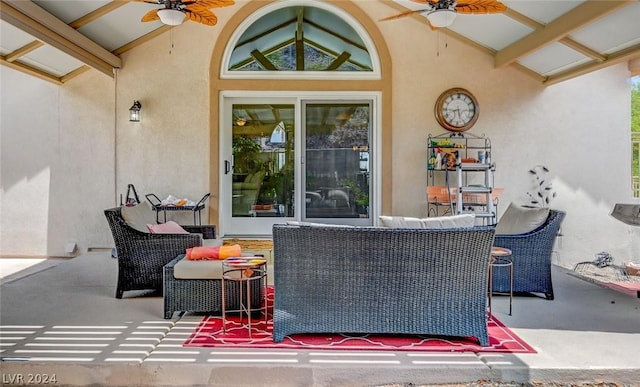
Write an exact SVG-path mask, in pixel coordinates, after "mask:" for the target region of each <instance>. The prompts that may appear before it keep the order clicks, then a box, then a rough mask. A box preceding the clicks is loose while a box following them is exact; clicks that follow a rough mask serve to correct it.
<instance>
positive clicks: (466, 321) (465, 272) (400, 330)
mask: <svg viewBox="0 0 640 387" xmlns="http://www.w3.org/2000/svg"><path fill="white" fill-rule="evenodd" d="M494 232H495V229H494V228H493V227H489V226H478V227H473V228H470V229H441V230H429V229H393V228H382V227H351V228H350V227H339V226H335V227H323V226H294V225H282V224H276V225H274V226H273V242H274V258H275V261H276V264H275V265H274V274H275V276H274V278H275V306H274V319H273V337H274V341H276V342H279V341H282V340H283V338H284V336H287V335H290V334H294V333H340V332H342V333H388V334H422V335H442V336H464V337H475V338H477V339H478V341H479V342H480V344H481V345H483V346H486V345H488V344H489V343H488V341H489V338H488V332H487V281H488V268H489V259H490V251H491V244H492V242H493V236H494Z"/></svg>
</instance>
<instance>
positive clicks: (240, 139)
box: [232, 136, 262, 174]
mask: <svg viewBox="0 0 640 387" xmlns="http://www.w3.org/2000/svg"><path fill="white" fill-rule="evenodd" d="M232 150H233V162H234V166H233V171H234V173H239V174H247V173H252V172H255V171H256V170H257V169H258V168H259V163H257V158H258V155H259V154H260V152H261V151H262V148H261V147H260V144H259V143H257V142H256V141H254V140H253V139H252V138H250V137H247V136H237V137H234V138H233V142H232Z"/></svg>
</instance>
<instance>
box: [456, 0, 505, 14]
mask: <svg viewBox="0 0 640 387" xmlns="http://www.w3.org/2000/svg"><path fill="white" fill-rule="evenodd" d="M506 10H507V7H506V6H505V5H504V4H502V3H501V2H499V1H496V0H459V1H458V3H457V4H456V12H458V13H466V14H487V13H502V12H504V11H506Z"/></svg>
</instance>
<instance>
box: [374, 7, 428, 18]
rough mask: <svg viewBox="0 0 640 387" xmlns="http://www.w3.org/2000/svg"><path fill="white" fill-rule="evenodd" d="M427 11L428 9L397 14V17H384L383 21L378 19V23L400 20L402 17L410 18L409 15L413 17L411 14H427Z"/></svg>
mask: <svg viewBox="0 0 640 387" xmlns="http://www.w3.org/2000/svg"><path fill="white" fill-rule="evenodd" d="M427 11H429V9H416V10H415V11H406V12H402V13H399V14H397V15H392V16H388V17H385V18H383V19H380V20H379V21H386V20H394V19H400V18H403V17H406V16H410V15H413V14H416V13H423V12H427Z"/></svg>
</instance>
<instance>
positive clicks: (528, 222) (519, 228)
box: [496, 203, 549, 235]
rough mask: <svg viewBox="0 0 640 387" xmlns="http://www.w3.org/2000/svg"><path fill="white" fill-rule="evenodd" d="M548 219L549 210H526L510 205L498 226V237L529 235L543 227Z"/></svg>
mask: <svg viewBox="0 0 640 387" xmlns="http://www.w3.org/2000/svg"><path fill="white" fill-rule="evenodd" d="M548 217H549V209H548V208H524V207H520V206H517V205H514V204H513V203H510V204H509V207H507V209H506V210H505V212H504V214H502V217H500V220H499V221H498V224H497V225H496V235H518V234H525V233H528V232H530V231H533V230H535V229H536V228H538V227H540V226H542V224H543V223H544V222H545V221H546V220H547V218H548Z"/></svg>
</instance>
